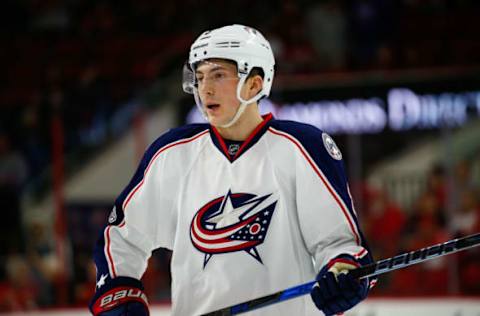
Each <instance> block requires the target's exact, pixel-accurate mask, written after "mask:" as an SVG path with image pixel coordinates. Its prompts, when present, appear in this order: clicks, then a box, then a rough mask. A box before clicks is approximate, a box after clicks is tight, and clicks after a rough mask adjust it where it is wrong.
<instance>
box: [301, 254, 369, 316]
mask: <svg viewBox="0 0 480 316" xmlns="http://www.w3.org/2000/svg"><path fill="white" fill-rule="evenodd" d="M358 266H359V264H358V262H357V261H355V260H354V259H353V257H350V256H346V255H345V256H340V257H337V258H336V259H334V260H332V261H331V262H330V263H329V264H327V265H326V266H324V267H323V268H322V269H321V270H320V272H319V273H318V275H317V281H318V282H317V283H316V284H315V286H314V287H313V288H312V291H311V293H310V295H311V297H312V300H313V302H314V303H315V305H316V306H317V308H318V309H320V310H321V311H322V312H323V313H324V314H325V315H326V316H329V315H335V314H338V313H342V312H345V311H346V310H349V309H351V308H352V307H354V306H355V305H357V304H358V303H359V302H361V301H362V300H363V299H365V298H366V297H367V294H368V287H369V285H368V280H367V279H363V280H357V279H354V278H353V277H351V276H350V275H349V274H348V270H352V269H355V268H357V267H358Z"/></svg>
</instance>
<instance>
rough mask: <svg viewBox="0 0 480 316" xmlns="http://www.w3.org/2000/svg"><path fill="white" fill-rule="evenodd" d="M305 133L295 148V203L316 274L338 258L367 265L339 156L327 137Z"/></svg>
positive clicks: (366, 250)
mask: <svg viewBox="0 0 480 316" xmlns="http://www.w3.org/2000/svg"><path fill="white" fill-rule="evenodd" d="M304 129H305V130H304V131H303V132H302V133H301V135H300V136H299V139H297V140H298V142H297V144H296V145H297V147H298V150H299V154H298V155H297V157H296V174H297V178H296V195H297V197H296V203H297V209H298V217H299V222H300V228H301V231H302V235H303V238H304V240H305V243H306V245H307V248H308V250H309V251H310V253H311V254H312V256H313V257H314V259H315V264H316V267H317V270H320V269H321V268H322V267H323V266H325V265H327V264H328V263H329V262H330V261H331V260H333V259H335V258H337V257H339V256H341V255H349V256H352V257H353V258H355V260H357V261H358V262H359V263H360V264H361V265H365V264H368V263H370V262H372V255H371V253H370V251H369V248H368V245H367V243H366V241H365V238H364V237H363V234H362V232H361V230H360V226H359V222H358V218H357V214H356V212H355V209H354V205H353V202H352V198H351V195H350V191H349V188H348V182H347V178H346V175H345V170H344V164H343V161H342V155H341V152H340V150H339V148H338V147H337V146H336V144H335V142H334V141H333V139H332V138H331V137H330V136H329V135H328V134H326V133H323V132H321V131H320V130H318V129H316V128H314V127H311V126H310V127H308V128H304Z"/></svg>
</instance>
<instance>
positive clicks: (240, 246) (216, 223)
mask: <svg viewBox="0 0 480 316" xmlns="http://www.w3.org/2000/svg"><path fill="white" fill-rule="evenodd" d="M277 201H278V200H277V199H276V198H275V196H274V195H273V194H266V195H263V196H260V197H258V196H256V195H254V194H249V193H232V192H231V191H228V193H227V194H226V195H225V196H221V197H218V198H216V199H213V200H212V201H210V202H208V203H206V204H205V205H204V206H203V207H201V208H200V210H199V211H198V212H197V213H196V214H195V216H194V217H193V220H192V223H191V225H190V238H191V240H192V244H193V246H194V247H195V248H196V249H198V250H199V251H201V252H203V253H204V254H205V258H204V262H203V267H204V268H205V266H206V265H207V263H208V261H209V260H210V259H211V257H212V256H213V255H216V254H222V253H231V252H237V251H245V252H247V253H248V254H249V255H251V256H252V257H253V258H255V259H256V260H258V261H259V262H260V263H262V259H261V258H260V254H259V253H258V250H257V248H256V247H257V246H259V245H260V244H262V243H263V242H264V240H265V238H266V236H267V231H268V227H269V225H270V221H271V219H272V215H273V212H274V211H275V206H276V204H277Z"/></svg>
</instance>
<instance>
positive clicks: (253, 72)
mask: <svg viewBox="0 0 480 316" xmlns="http://www.w3.org/2000/svg"><path fill="white" fill-rule="evenodd" d="M255 76H260V77H262V79H265V73H264V72H263V69H262V68H260V67H254V68H253V69H252V70H250V73H249V74H248V77H247V79H250V78H252V77H255Z"/></svg>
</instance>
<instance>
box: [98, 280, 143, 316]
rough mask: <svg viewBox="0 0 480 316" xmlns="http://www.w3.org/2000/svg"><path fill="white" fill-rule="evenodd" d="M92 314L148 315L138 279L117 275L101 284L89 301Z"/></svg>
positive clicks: (118, 315)
mask: <svg viewBox="0 0 480 316" xmlns="http://www.w3.org/2000/svg"><path fill="white" fill-rule="evenodd" d="M90 311H91V312H92V314H93V315H94V316H148V315H149V310H148V301H147V296H146V295H145V293H144V292H143V285H142V283H141V282H140V281H139V280H136V279H133V278H129V277H118V278H114V279H112V280H111V281H109V282H108V283H107V284H105V285H103V286H102V288H101V290H98V291H97V292H96V293H95V295H94V297H93V299H92V301H91V303H90Z"/></svg>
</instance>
